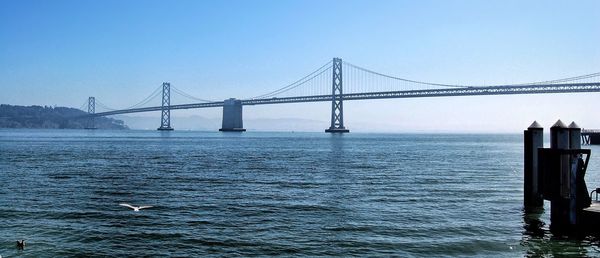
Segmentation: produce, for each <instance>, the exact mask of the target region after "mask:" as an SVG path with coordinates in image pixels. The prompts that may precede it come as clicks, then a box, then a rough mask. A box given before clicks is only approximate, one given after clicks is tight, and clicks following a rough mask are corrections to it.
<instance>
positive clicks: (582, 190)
mask: <svg viewBox="0 0 600 258" xmlns="http://www.w3.org/2000/svg"><path fill="white" fill-rule="evenodd" d="M569 149H576V150H579V149H581V127H579V125H577V124H576V123H575V122H571V124H570V125H569ZM570 162H571V167H570V169H569V175H570V178H569V184H570V185H569V187H570V198H569V201H570V203H569V222H570V223H571V224H572V225H576V224H578V221H579V219H578V218H577V217H578V210H579V208H580V207H579V206H582V205H583V206H586V207H587V206H589V205H584V204H582V203H584V202H586V201H587V199H589V198H588V191H587V186H586V184H585V180H584V177H585V170H581V169H579V168H580V166H582V165H583V164H580V163H583V158H582V155H581V154H577V155H576V156H573V157H571V160H570Z"/></svg>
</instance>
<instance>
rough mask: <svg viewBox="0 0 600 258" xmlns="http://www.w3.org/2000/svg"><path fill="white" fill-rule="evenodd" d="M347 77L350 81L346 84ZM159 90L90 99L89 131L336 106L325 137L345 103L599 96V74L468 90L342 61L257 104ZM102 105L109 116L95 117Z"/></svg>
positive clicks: (226, 127)
mask: <svg viewBox="0 0 600 258" xmlns="http://www.w3.org/2000/svg"><path fill="white" fill-rule="evenodd" d="M344 75H345V76H346V77H348V78H345V77H344ZM348 88H349V89H348ZM159 89H162V90H161V91H159V90H158V89H157V90H155V92H154V93H153V94H151V96H152V95H155V97H156V96H162V97H161V105H155V106H147V107H139V106H140V105H144V104H147V103H148V102H149V101H148V99H151V97H148V98H146V99H147V100H145V101H143V102H141V103H138V104H136V105H134V106H133V107H130V108H125V109H112V108H109V107H107V106H106V105H104V104H101V103H99V102H97V101H96V99H95V97H89V99H88V101H87V111H88V115H87V117H88V119H89V120H88V122H89V126H88V128H94V117H98V116H110V115H118V114H128V113H139V112H151V111H161V125H160V127H159V128H158V130H173V128H172V127H171V122H170V111H171V110H178V109H197V108H213V107H222V108H223V123H222V128H221V129H220V130H221V131H245V129H243V118H242V107H243V106H249V105H269V104H286V103H303V102H329V101H331V103H332V105H331V126H330V127H329V128H328V129H326V130H325V131H326V132H331V133H344V132H349V130H348V129H346V127H345V126H344V118H343V116H344V113H343V102H344V101H351V100H369V99H391V98H423V97H451V96H482V95H514V94H549V93H582V92H600V73H593V74H586V75H581V76H576V77H569V78H564V79H558V80H551V81H542V82H533V83H523V84H508V85H495V86H469V85H456V84H440V83H430V82H421V81H414V80H408V79H403V78H399V77H394V76H389V75H385V74H381V73H378V72H374V71H371V70H368V69H365V68H362V67H359V66H356V65H353V64H350V63H346V62H343V61H342V60H341V59H340V58H334V59H333V60H332V61H330V62H328V63H327V64H325V65H324V66H322V67H321V68H319V69H317V70H316V71H314V72H312V73H311V74H309V75H307V76H305V77H303V78H302V79H300V80H298V81H296V82H294V83H292V84H290V85H287V86H285V87H283V88H280V89H278V90H275V91H272V92H269V93H267V94H263V95H260V96H256V97H253V98H247V99H235V98H230V99H227V100H224V101H210V100H204V99H199V98H196V97H193V96H191V95H189V94H187V93H185V92H183V91H181V90H179V89H177V88H174V92H175V93H178V94H180V95H182V96H186V97H188V98H190V99H193V100H196V102H194V103H186V104H174V105H171V85H170V83H167V82H165V83H163V84H162V85H161V87H160V88H159ZM346 91H349V92H346ZM307 93H311V94H307ZM97 103H99V104H100V106H102V107H104V108H105V109H107V110H108V111H104V112H96V104H97Z"/></svg>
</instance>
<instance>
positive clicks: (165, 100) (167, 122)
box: [156, 82, 173, 131]
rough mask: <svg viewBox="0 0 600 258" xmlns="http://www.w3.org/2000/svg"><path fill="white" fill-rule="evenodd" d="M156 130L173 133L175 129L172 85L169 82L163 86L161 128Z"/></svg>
mask: <svg viewBox="0 0 600 258" xmlns="http://www.w3.org/2000/svg"><path fill="white" fill-rule="evenodd" d="M156 130H159V131H173V127H171V84H170V83H168V82H163V84H162V105H161V115H160V127H159V128H157V129H156Z"/></svg>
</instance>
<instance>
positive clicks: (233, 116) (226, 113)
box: [219, 98, 246, 132]
mask: <svg viewBox="0 0 600 258" xmlns="http://www.w3.org/2000/svg"><path fill="white" fill-rule="evenodd" d="M219 131H221V132H244V131H246V129H244V121H243V119H242V101H241V100H238V99H234V98H231V99H226V100H225V101H223V124H222V128H221V129H219Z"/></svg>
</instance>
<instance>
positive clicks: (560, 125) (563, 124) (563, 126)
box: [550, 119, 568, 128]
mask: <svg viewBox="0 0 600 258" xmlns="http://www.w3.org/2000/svg"><path fill="white" fill-rule="evenodd" d="M550 128H568V127H567V126H566V125H565V123H563V122H562V121H560V119H558V121H556V123H554V125H553V126H552V127H550Z"/></svg>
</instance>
